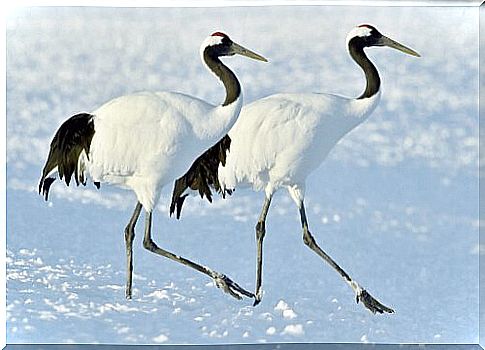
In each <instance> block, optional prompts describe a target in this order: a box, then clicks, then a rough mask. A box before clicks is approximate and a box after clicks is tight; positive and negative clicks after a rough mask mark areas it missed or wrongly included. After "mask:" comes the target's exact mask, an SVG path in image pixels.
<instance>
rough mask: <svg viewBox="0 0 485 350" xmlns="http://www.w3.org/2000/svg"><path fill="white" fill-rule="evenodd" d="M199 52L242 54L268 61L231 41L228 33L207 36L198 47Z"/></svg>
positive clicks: (215, 54)
mask: <svg viewBox="0 0 485 350" xmlns="http://www.w3.org/2000/svg"><path fill="white" fill-rule="evenodd" d="M200 51H201V53H204V52H207V53H208V54H209V55H211V56H213V57H221V56H233V55H242V56H246V57H249V58H252V59H255V60H258V61H263V62H268V60H267V59H266V58H264V57H263V56H261V55H258V54H257V53H255V52H253V51H251V50H249V49H246V48H245V47H242V46H241V45H239V44H236V43H235V42H233V41H232V40H231V39H230V38H229V36H228V35H226V34H224V33H221V32H215V33H213V34H212V35H210V36H209V37H207V38H206V39H205V40H204V42H203V43H202V45H201V47H200Z"/></svg>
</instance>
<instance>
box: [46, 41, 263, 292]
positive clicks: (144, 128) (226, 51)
mask: <svg viewBox="0 0 485 350" xmlns="http://www.w3.org/2000/svg"><path fill="white" fill-rule="evenodd" d="M235 54H239V55H243V56H246V57H249V58H252V59H256V60H260V61H266V59H265V58H264V57H262V56H260V55H258V54H256V53H254V52H252V51H250V50H248V49H246V48H244V47H242V46H240V45H238V44H236V43H234V42H233V41H232V40H231V39H230V38H229V37H228V36H227V35H226V34H223V33H221V32H216V33H213V34H212V35H210V36H209V37H208V38H207V39H206V40H205V41H204V42H203V43H202V45H201V48H200V55H201V59H202V62H203V63H204V64H205V66H206V67H207V68H208V69H209V70H210V71H211V72H212V73H214V74H215V75H216V76H217V77H218V78H219V79H220V80H221V82H222V83H223V85H224V87H225V90H226V98H225V100H224V102H223V103H222V105H219V106H214V105H212V104H210V103H208V102H205V101H203V100H200V99H198V98H196V97H192V96H189V95H185V94H182V93H177V92H140V93H136V94H133V95H127V96H122V97H118V98H115V99H113V100H111V101H109V102H107V103H105V104H104V105H102V106H101V107H100V108H98V109H97V110H95V111H94V112H92V113H82V114H77V115H75V116H73V117H71V118H69V119H68V120H66V121H65V122H64V123H63V124H62V125H61V126H60V127H59V129H58V130H57V132H56V134H55V136H54V138H53V140H52V143H51V146H50V152H49V156H48V158H47V161H46V164H45V166H44V169H43V171H42V176H41V179H40V183H39V193H43V194H44V195H45V199H46V200H47V199H48V194H49V188H50V186H51V184H52V183H53V182H54V180H55V179H56V176H59V178H60V179H61V180H62V179H64V181H65V182H66V184H67V185H68V186H69V183H70V181H71V177H72V176H73V174H74V180H75V182H76V184H77V185H79V183H82V184H83V185H85V184H86V179H87V178H88V177H89V178H91V179H92V181H93V182H94V184H95V185H96V186H97V187H98V188H99V185H100V183H101V182H106V183H110V184H114V185H117V186H120V187H123V188H127V189H130V190H132V191H133V192H135V194H136V197H137V199H138V203H137V205H136V208H135V211H134V213H133V215H132V217H131V219H130V221H129V223H128V225H127V226H126V228H125V243H126V255H127V276H126V290H125V295H126V297H127V298H131V296H132V291H131V290H132V270H133V259H132V245H133V239H134V236H135V231H134V228H135V224H136V221H137V219H138V217H139V215H140V212H141V209H142V208H143V209H144V210H145V211H146V219H145V235H144V240H143V246H144V247H145V248H146V249H148V250H149V251H151V252H153V253H156V254H159V255H162V256H164V257H167V258H169V259H172V260H175V261H177V262H180V263H182V264H184V265H187V266H189V267H191V268H194V269H196V270H198V271H200V272H203V273H205V274H206V275H208V276H209V277H211V278H213V279H214V280H215V281H216V284H217V286H218V287H220V288H223V289H224V291H226V292H228V293H230V294H231V295H232V296H234V297H236V298H238V299H241V297H242V295H245V296H248V297H253V296H254V295H253V294H252V293H250V292H247V291H245V290H244V289H242V288H241V287H239V286H238V285H237V284H236V283H234V282H233V281H231V280H230V279H229V278H228V277H226V276H225V275H223V274H220V273H218V272H216V271H213V270H211V269H209V268H207V267H205V266H201V265H199V264H196V263H193V262H191V261H189V260H187V259H184V258H182V257H180V256H178V255H175V254H173V253H170V252H168V251H166V250H163V249H161V248H159V247H158V246H157V245H156V244H155V243H154V242H153V241H152V238H151V220H152V211H153V208H154V206H155V204H156V203H157V201H158V199H159V197H160V191H161V189H162V187H163V186H165V185H166V184H168V183H171V182H173V181H174V180H175V179H176V178H177V177H178V176H180V175H182V174H183V173H184V172H185V171H187V169H188V168H189V167H190V165H191V164H192V162H193V161H194V159H196V157H197V156H199V155H200V154H202V153H203V152H204V151H205V150H206V149H207V148H208V147H210V146H211V145H213V144H214V143H215V142H217V140H219V139H220V138H221V136H223V135H224V134H226V133H227V132H228V130H229V129H230V128H231V127H232V126H233V124H234V122H235V120H236V118H237V117H238V115H239V112H240V110H241V107H242V103H243V102H242V100H243V98H242V93H241V86H240V84H239V82H238V80H237V78H236V76H235V75H234V73H233V72H232V71H231V70H230V69H229V68H227V67H226V66H225V65H224V64H223V63H222V62H221V61H220V59H219V57H222V56H232V55H235Z"/></svg>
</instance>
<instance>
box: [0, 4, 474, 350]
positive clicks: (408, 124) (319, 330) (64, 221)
mask: <svg viewBox="0 0 485 350" xmlns="http://www.w3.org/2000/svg"><path fill="white" fill-rule="evenodd" d="M360 23H372V24H374V25H376V26H377V27H378V28H379V29H380V30H381V31H382V32H383V33H384V34H388V35H389V36H391V37H392V38H394V39H396V40H398V41H400V42H402V43H404V44H405V45H409V46H410V47H412V48H413V49H416V50H417V51H418V52H420V54H421V55H422V58H421V59H416V58H413V57H410V56H406V55H403V54H401V53H399V52H397V51H393V50H390V49H372V50H369V55H370V56H371V58H372V59H373V60H374V62H375V63H376V65H377V67H378V69H379V71H380V73H381V77H382V81H383V97H382V102H381V105H380V106H379V107H378V109H377V110H376V111H375V113H374V115H373V116H372V117H371V118H370V120H369V121H368V122H367V123H366V124H365V125H362V126H361V127H359V128H358V129H357V130H355V131H354V132H352V133H351V134H350V135H348V137H347V138H345V139H344V140H343V141H342V142H341V143H340V144H339V145H338V146H337V147H336V148H335V150H334V151H333V152H332V153H331V155H330V156H329V159H328V160H327V162H326V163H325V164H324V165H323V166H322V167H320V169H319V170H318V171H317V172H316V173H315V174H314V175H313V176H312V177H311V178H310V179H309V183H308V186H307V188H308V195H307V198H308V199H307V210H308V216H309V222H310V226H311V228H312V232H313V233H314V235H315V236H316V238H317V241H318V242H320V243H321V245H322V246H323V247H324V249H325V250H326V251H327V252H328V253H329V254H330V255H331V256H333V257H334V258H335V259H336V260H337V261H338V262H339V263H340V264H341V266H343V267H344V268H345V269H346V270H347V271H348V272H349V273H350V274H351V275H352V276H353V277H354V278H355V279H356V280H357V281H359V283H360V284H362V285H363V286H364V287H366V288H367V289H368V290H369V291H370V292H371V293H372V294H373V295H374V296H376V297H377V298H378V299H380V300H381V301H382V302H384V303H385V304H388V305H390V306H392V307H393V308H394V309H395V310H396V313H395V314H393V315H372V314H371V313H369V312H368V311H366V310H365V309H364V308H363V307H362V306H361V305H357V304H355V302H354V296H353V293H352V291H351V290H350V288H348V286H347V285H346V284H345V283H344V282H343V281H342V280H341V279H340V277H339V276H338V275H337V274H336V273H335V272H334V271H333V270H331V269H330V268H329V267H328V266H326V265H325V264H324V263H323V262H321V261H320V260H319V258H318V257H317V256H315V255H314V254H313V253H312V252H311V251H310V250H308V248H306V247H305V246H304V244H303V243H302V240H301V233H300V228H299V222H298V215H297V211H296V209H295V208H294V205H293V204H292V202H291V201H290V200H289V198H287V195H286V194H285V193H281V194H278V195H277V196H276V198H275V200H274V205H273V207H272V208H271V210H270V213H269V217H268V223H267V232H268V233H267V236H266V237H267V238H266V240H265V265H264V277H263V288H264V298H263V301H262V303H261V304H260V305H259V306H257V307H255V308H254V307H252V306H251V301H249V300H246V301H237V300H235V299H232V298H231V297H230V296H228V295H225V294H223V293H222V292H221V291H220V290H218V289H217V288H216V287H215V286H214V285H213V283H212V281H211V280H208V279H207V278H206V277H205V276H203V275H200V274H198V273H197V272H194V271H192V270H189V269H187V268H185V267H183V266H177V265H176V264H175V263H173V262H170V261H166V260H163V259H162V258H160V257H158V256H154V255H151V254H150V253H148V252H146V251H144V250H143V249H142V248H141V240H140V235H141V234H140V233H141V232H140V230H141V226H140V227H138V236H137V239H136V240H135V253H134V254H135V279H134V288H135V289H134V299H133V300H132V301H126V300H125V299H124V296H123V295H124V290H123V288H124V282H125V271H124V266H125V261H124V259H125V256H124V240H123V228H124V226H125V224H126V222H127V220H128V218H129V216H130V215H131V211H132V210H133V207H134V204H135V198H134V196H133V195H132V194H130V193H128V192H124V191H121V190H116V189H113V188H110V187H109V186H104V187H102V189H101V190H100V191H97V190H96V189H95V188H94V187H92V186H88V187H87V188H82V189H78V188H65V187H64V186H62V185H60V184H59V183H57V184H55V185H54V187H53V189H52V192H51V193H52V195H51V201H50V202H48V203H46V202H44V201H43V200H42V198H41V197H40V196H38V195H37V194H36V192H35V191H36V186H37V181H38V176H39V174H40V169H41V167H42V165H43V161H44V160H45V157H46V155H47V151H48V146H49V142H50V138H51V137H52V135H53V133H54V131H55V129H56V128H57V126H58V125H59V123H60V122H61V121H62V120H64V119H65V118H66V117H68V116H70V115H72V114H75V113H77V112H80V111H89V110H92V109H94V108H95V107H97V106H98V105H99V104H101V103H103V102H104V101H106V100H108V99H110V98H112V97H115V96H118V95H121V94H124V93H129V92H132V91H136V90H143V89H148V90H177V91H183V92H186V93H189V94H192V95H196V96H199V97H202V98H204V99H207V100H210V101H213V102H214V103H217V102H218V101H220V100H222V98H223V90H222V88H221V87H220V86H219V85H218V84H217V82H216V81H215V80H214V79H213V78H212V76H211V75H210V74H209V73H206V72H205V71H204V68H203V67H202V65H201V64H200V62H199V58H198V47H199V44H200V42H201V41H202V40H203V39H204V37H205V36H206V35H208V34H210V33H211V32H213V31H215V30H219V29H222V30H224V31H226V32H227V33H229V34H230V35H231V37H232V38H233V39H234V40H235V41H238V42H240V43H241V44H243V45H245V46H247V47H249V48H251V49H254V50H255V51H257V52H260V53H262V54H264V55H265V56H266V57H268V58H269V59H270V63H268V64H261V63H259V62H253V61H249V60H245V59H241V58H231V59H227V60H226V62H227V63H228V64H229V65H230V66H231V67H232V68H233V69H234V70H235V71H236V72H237V74H238V76H239V77H240V80H241V82H242V84H243V86H244V90H245V98H246V101H252V100H254V99H257V98H260V97H263V96H266V95H268V94H271V93H274V92H278V91H287V92H291V91H295V92H296V91H330V92H335V93H340V94H345V95H357V94H359V93H360V92H361V90H362V89H363V87H364V82H363V79H362V74H361V72H360V71H359V69H358V67H357V66H356V65H355V64H354V63H353V62H352V61H351V59H350V58H349V57H348V55H347V53H346V50H345V36H346V33H347V32H348V31H349V30H350V29H351V28H352V27H353V26H354V25H357V24H360ZM7 24H8V25H7V175H8V182H7V342H8V343H32V342H47V343H71V342H76V343H111V344H113V343H114V344H117V343H128V344H134V343H138V344H153V343H164V344H188V343H197V344H206V343H258V342H387V343H389V342H391V343H392V342H407V343H409V342H431V343H456V342H459V343H476V342H477V341H478V258H479V254H483V248H481V247H480V246H479V244H478V175H477V167H478V105H477V101H478V89H477V88H478V32H477V28H478V26H477V24H478V10H477V9H476V8H468V9H464V8H438V7H434V8H397V7H396V8H385V7H375V8H372V7H260V8H243V7H242V8H241V7H239V8H225V9H189V8H185V9H168V8H165V9H122V10H120V9H109V8H106V9H88V8H75V9H58V8H50V9H46V8H44V9H38V8H36V9H30V10H22V11H17V12H16V13H14V14H12V15H11V16H10V18H9V20H8V23H7ZM430 24H431V25H430ZM169 192H170V189H169V188H167V189H166V190H165V191H164V196H163V198H162V200H161V202H160V205H159V207H158V210H157V211H156V213H155V220H154V238H155V240H156V241H157V242H158V243H159V244H160V245H161V246H162V247H165V248H167V249H169V250H172V251H174V252H176V253H178V254H181V255H182V256H185V257H188V258H191V259H194V260H196V261H198V262H201V263H203V264H205V265H207V266H210V267H212V268H214V269H216V270H218V271H221V272H224V273H226V274H227V275H228V276H230V277H231V278H233V279H234V280H236V281H237V282H238V283H239V284H241V285H242V286H244V287H245V288H247V289H252V288H253V286H254V278H255V277H254V275H255V271H254V270H255V241H254V224H255V222H256V218H257V215H258V213H259V210H260V206H261V205H262V195H261V194H260V193H259V194H258V193H252V192H250V191H236V193H235V195H234V196H233V197H232V198H230V199H229V200H216V201H215V203H214V204H213V205H212V206H211V205H209V204H206V203H205V202H202V201H199V200H197V199H195V198H190V199H189V200H188V201H187V204H186V207H185V208H184V217H183V219H182V220H181V221H179V222H178V221H176V220H174V219H173V218H169V217H168V215H167V213H168V208H167V202H168V195H169Z"/></svg>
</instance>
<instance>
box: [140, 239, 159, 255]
mask: <svg viewBox="0 0 485 350" xmlns="http://www.w3.org/2000/svg"><path fill="white" fill-rule="evenodd" d="M156 247H157V246H156V245H155V243H153V241H152V240H151V239H144V240H143V248H145V249H147V250H149V251H151V252H153V251H154V250H155V249H156Z"/></svg>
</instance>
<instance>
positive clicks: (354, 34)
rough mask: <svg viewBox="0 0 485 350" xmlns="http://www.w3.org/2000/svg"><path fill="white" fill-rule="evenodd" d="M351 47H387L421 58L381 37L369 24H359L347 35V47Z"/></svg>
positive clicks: (415, 53) (410, 50)
mask: <svg viewBox="0 0 485 350" xmlns="http://www.w3.org/2000/svg"><path fill="white" fill-rule="evenodd" d="M351 45H352V46H355V47H360V48H364V47H371V46H387V47H392V48H393V49H396V50H399V51H402V52H404V53H407V54H408V55H412V56H416V57H421V56H420V55H419V53H417V52H416V51H414V50H412V49H410V48H409V47H406V46H404V45H402V44H400V43H398V42H397V41H394V40H392V39H390V38H388V37H387V36H385V35H382V34H381V33H380V32H379V31H378V30H377V29H376V28H375V27H373V26H371V25H369V24H361V25H360V26H357V27H355V28H354V29H352V30H351V31H350V33H349V34H348V35H347V46H349V47H350V46H351Z"/></svg>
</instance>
